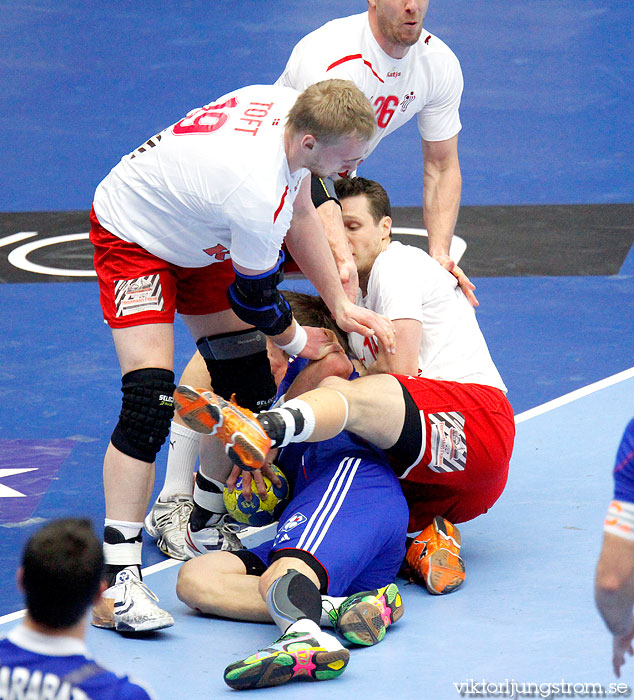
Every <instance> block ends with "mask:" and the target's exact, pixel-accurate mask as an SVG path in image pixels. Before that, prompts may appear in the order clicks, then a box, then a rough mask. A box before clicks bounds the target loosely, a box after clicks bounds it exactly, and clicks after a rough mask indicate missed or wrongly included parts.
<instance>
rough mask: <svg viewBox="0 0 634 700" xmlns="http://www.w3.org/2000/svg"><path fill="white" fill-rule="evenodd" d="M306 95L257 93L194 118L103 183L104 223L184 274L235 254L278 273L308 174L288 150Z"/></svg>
mask: <svg viewBox="0 0 634 700" xmlns="http://www.w3.org/2000/svg"><path fill="white" fill-rule="evenodd" d="M298 94H299V93H298V92H297V91H295V90H291V89H289V88H284V87H279V86H272V85H254V86H250V87H245V88H242V89H240V90H236V91H235V92H232V93H229V94H228V95H224V96H223V97H221V98H219V99H218V100H216V102H215V103H212V104H209V105H206V106H205V107H201V108H200V109H196V110H193V111H192V112H190V113H189V114H188V115H187V116H186V117H185V118H184V119H181V120H180V121H179V122H177V123H176V124H173V125H172V126H171V127H169V128H167V129H165V130H164V131H162V132H161V133H160V134H157V135H156V136H153V137H152V138H151V139H150V140H149V141H147V142H146V143H145V144H143V145H142V146H141V147H140V148H137V150H135V151H134V152H133V153H130V154H128V155H126V156H124V157H123V158H122V159H121V161H120V162H119V163H118V164H117V165H116V166H115V167H114V168H113V169H112V170H111V171H110V173H109V175H108V176H107V177H106V178H105V179H104V180H103V181H102V182H101V183H100V184H99V186H98V188H97V192H96V194H95V201H94V207H95V213H96V215H97V218H98V219H99V222H100V223H101V225H102V226H103V227H104V228H106V229H107V230H108V231H110V232H111V233H113V234H114V235H115V236H118V237H119V238H122V239H123V240H125V241H130V242H133V243H137V244H138V245H140V246H141V247H142V248H145V249H146V250H148V251H149V252H150V253H152V254H154V255H156V256H157V257H159V258H161V259H163V260H167V261H168V262H171V263H173V264H175V265H180V266H182V267H203V266H206V265H209V264H211V263H215V262H219V261H222V260H225V259H226V258H227V257H229V256H230V257H231V258H232V259H233V261H234V262H235V263H237V264H238V265H241V266H243V267H246V268H248V269H252V270H264V269H267V268H270V267H272V266H273V265H274V264H275V262H276V261H277V258H278V255H279V250H280V247H281V245H282V241H283V239H284V236H285V235H286V232H287V230H288V228H289V225H290V222H291V217H292V214H293V202H294V200H295V197H296V196H297V192H298V189H299V186H300V184H301V182H302V180H303V178H304V177H306V176H307V175H309V171H308V170H306V169H304V168H301V169H299V170H297V171H296V172H294V173H291V172H290V171H289V167H288V161H287V158H286V153H285V151H284V126H285V121H286V116H287V114H288V112H289V110H290V109H291V107H292V106H293V104H294V103H295V101H296V99H297V97H298Z"/></svg>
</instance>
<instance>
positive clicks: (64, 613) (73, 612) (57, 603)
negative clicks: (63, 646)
mask: <svg viewBox="0 0 634 700" xmlns="http://www.w3.org/2000/svg"><path fill="white" fill-rule="evenodd" d="M103 569H104V559H103V549H102V545H101V543H100V542H99V540H98V539H97V537H96V535H95V533H94V531H93V529H92V525H91V523H90V521H89V520H87V519H84V518H62V519H59V520H53V521H52V522H50V523H49V524H47V525H45V526H44V527H42V528H41V529H40V530H38V531H37V532H36V533H35V534H34V535H33V536H32V537H31V539H30V540H29V541H28V542H27V544H26V547H25V549H24V553H23V555H22V570H23V577H22V582H23V585H24V592H25V596H26V605H27V609H28V612H29V615H30V617H31V618H32V619H33V620H34V621H35V622H37V623H39V624H41V625H44V626H45V627H49V628H51V629H56V630H60V629H66V628H68V627H72V626H73V625H74V624H75V623H77V622H78V621H79V620H80V619H81V618H82V616H83V615H84V614H85V612H86V610H87V609H88V607H89V606H90V605H91V604H92V602H93V600H94V599H95V596H96V595H97V592H98V591H99V584H100V582H101V579H102V577H103Z"/></svg>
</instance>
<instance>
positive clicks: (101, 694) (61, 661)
mask: <svg viewBox="0 0 634 700" xmlns="http://www.w3.org/2000/svg"><path fill="white" fill-rule="evenodd" d="M0 698H29V699H31V698H33V700H36V699H39V698H42V699H43V698H51V699H54V700H151V696H150V695H149V693H148V692H147V691H146V690H144V689H143V688H142V687H141V686H140V685H137V684H136V683H132V682H131V681H130V680H129V679H128V677H127V676H123V677H122V676H117V675H116V674H114V673H112V672H111V671H107V670H106V669H105V668H102V667H101V666H99V664H97V663H96V662H95V661H93V660H92V659H91V658H89V656H88V651H87V649H86V645H85V644H84V643H83V642H82V641H81V640H80V639H76V638H74V637H52V636H48V635H44V634H41V633H39V632H36V631H35V630H32V629H30V628H28V627H26V626H25V625H19V626H18V627H15V628H14V629H13V630H11V632H10V633H9V636H8V637H7V638H6V639H2V640H0Z"/></svg>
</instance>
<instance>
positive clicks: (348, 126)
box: [286, 79, 376, 143]
mask: <svg viewBox="0 0 634 700" xmlns="http://www.w3.org/2000/svg"><path fill="white" fill-rule="evenodd" d="M286 123H287V126H289V127H290V128H291V129H292V130H293V131H295V132H297V133H301V132H303V133H306V134H311V135H312V136H314V137H315V139H317V141H321V142H324V143H333V142H334V141H337V139H339V138H341V137H342V136H352V135H355V136H358V137H359V138H360V139H362V140H363V141H369V140H370V139H371V138H372V136H374V132H375V131H376V121H375V119H374V111H373V110H372V106H371V105H370V102H369V100H368V98H367V97H366V96H365V95H364V94H363V93H362V92H361V90H359V88H358V87H357V86H356V85H355V84H354V83H352V82H351V81H350V80H339V79H333V80H322V81H321V82H319V83H315V84H314V85H311V86H309V87H308V88H306V90H304V92H302V93H301V95H300V96H299V97H298V98H297V101H296V102H295V104H294V105H293V107H292V108H291V111H290V112H289V113H288V118H287V122H286Z"/></svg>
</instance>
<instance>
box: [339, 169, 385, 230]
mask: <svg viewBox="0 0 634 700" xmlns="http://www.w3.org/2000/svg"><path fill="white" fill-rule="evenodd" d="M335 191H336V193H337V197H338V198H339V199H340V200H341V199H346V197H356V196H357V195H360V194H364V195H365V196H366V197H367V198H368V203H369V208H370V214H371V215H372V219H373V220H374V223H375V224H378V223H379V221H381V219H382V218H383V217H384V216H389V217H390V218H392V207H391V206H390V198H389V197H388V196H387V192H386V191H385V190H384V189H383V187H381V185H379V183H378V182H375V181H374V180H367V179H366V178H364V177H344V178H342V179H341V180H337V181H336V182H335Z"/></svg>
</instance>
